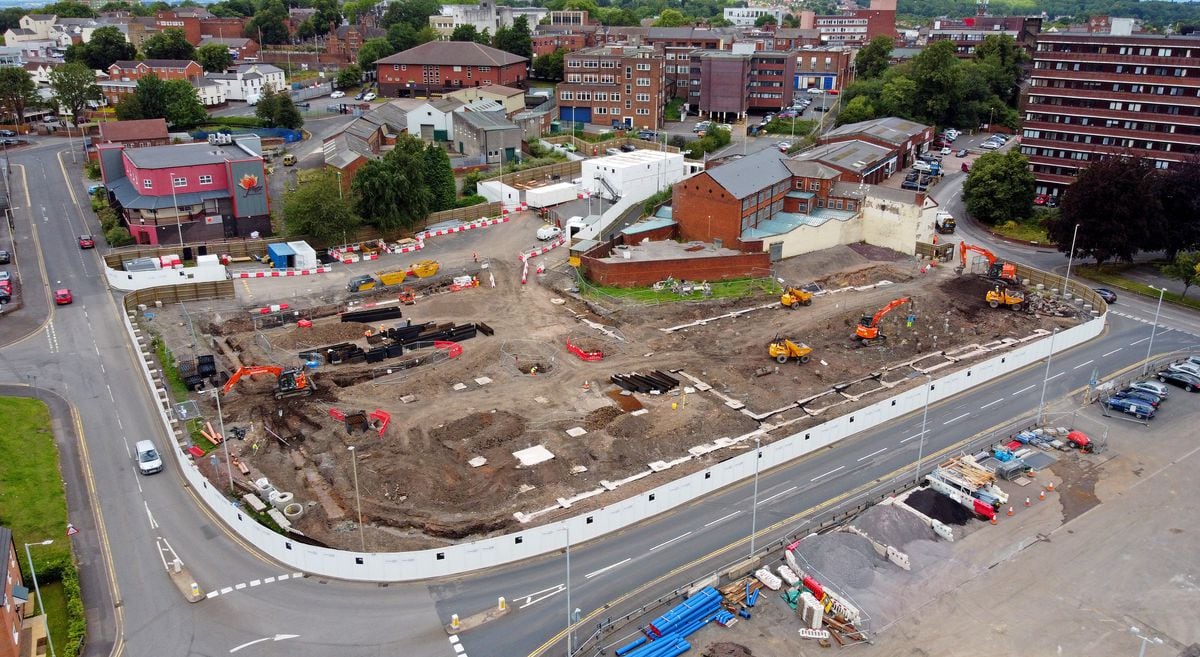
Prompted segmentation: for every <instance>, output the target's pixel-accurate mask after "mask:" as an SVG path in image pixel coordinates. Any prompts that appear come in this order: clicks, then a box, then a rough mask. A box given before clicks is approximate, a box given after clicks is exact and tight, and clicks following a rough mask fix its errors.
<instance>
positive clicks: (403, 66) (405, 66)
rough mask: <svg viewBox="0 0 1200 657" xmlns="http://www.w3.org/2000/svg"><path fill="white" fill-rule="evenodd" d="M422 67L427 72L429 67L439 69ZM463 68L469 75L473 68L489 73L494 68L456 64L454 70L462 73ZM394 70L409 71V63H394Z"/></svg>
mask: <svg viewBox="0 0 1200 657" xmlns="http://www.w3.org/2000/svg"><path fill="white" fill-rule="evenodd" d="M421 68H422V69H424V70H425V71H426V72H428V71H429V69H434V70H435V71H436V70H438V69H439V67H437V66H422V67H421ZM463 68H466V69H467V77H471V71H472V70H476V71H479V72H480V73H488V72H490V71H491V70H492V67H491V66H466V67H463V66H455V67H454V72H455V73H462V70H463ZM392 70H393V71H407V70H408V64H392Z"/></svg>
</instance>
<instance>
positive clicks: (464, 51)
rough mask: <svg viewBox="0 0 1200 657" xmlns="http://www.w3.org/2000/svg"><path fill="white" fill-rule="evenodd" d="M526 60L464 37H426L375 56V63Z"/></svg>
mask: <svg viewBox="0 0 1200 657" xmlns="http://www.w3.org/2000/svg"><path fill="white" fill-rule="evenodd" d="M527 61H529V60H528V59H526V58H525V57H521V56H520V55H514V54H512V53H509V52H505V51H503V50H498V49H496V48H492V47H491V46H485V45H483V44H479V43H475V42H467V41H430V42H428V43H423V44H421V45H419V46H417V47H415V48H409V49H408V50H404V51H401V52H398V53H396V54H394V55H389V56H387V57H384V58H383V59H379V60H376V61H375V63H376V64H412V65H416V66H422V65H426V64H428V65H433V66H436V65H439V64H441V65H445V66H507V65H509V64H520V63H522V62H527Z"/></svg>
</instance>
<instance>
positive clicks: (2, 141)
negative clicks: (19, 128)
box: [0, 138, 21, 146]
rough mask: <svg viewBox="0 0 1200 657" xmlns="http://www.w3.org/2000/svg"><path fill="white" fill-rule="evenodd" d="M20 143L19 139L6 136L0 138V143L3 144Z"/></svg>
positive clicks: (13, 144) (15, 144)
mask: <svg viewBox="0 0 1200 657" xmlns="http://www.w3.org/2000/svg"><path fill="white" fill-rule="evenodd" d="M20 143H21V140H20V139H8V138H5V139H0V144H3V145H5V146H18V145H20Z"/></svg>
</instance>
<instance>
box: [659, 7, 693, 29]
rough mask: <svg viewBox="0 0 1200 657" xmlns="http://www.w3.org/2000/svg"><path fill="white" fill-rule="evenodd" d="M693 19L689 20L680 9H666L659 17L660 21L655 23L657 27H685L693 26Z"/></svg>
mask: <svg viewBox="0 0 1200 657" xmlns="http://www.w3.org/2000/svg"><path fill="white" fill-rule="evenodd" d="M691 24H692V19H690V18H688V17H687V16H685V15H684V14H683V12H682V11H679V10H678V9H664V10H662V13H660V14H659V15H658V20H656V21H654V26H655V27H684V26H686V25H691Z"/></svg>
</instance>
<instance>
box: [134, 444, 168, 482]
mask: <svg viewBox="0 0 1200 657" xmlns="http://www.w3.org/2000/svg"><path fill="white" fill-rule="evenodd" d="M133 451H134V453H135V456H134V459H135V460H136V461H137V467H138V472H140V473H142V474H144V475H151V474H154V473H155V472H162V469H163V462H162V456H161V455H160V454H159V453H158V450H157V449H155V447H154V443H152V442H150V441H149V440H139V441H138V442H137V444H136V445H134V446H133Z"/></svg>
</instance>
